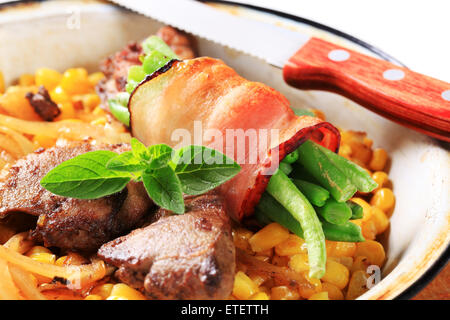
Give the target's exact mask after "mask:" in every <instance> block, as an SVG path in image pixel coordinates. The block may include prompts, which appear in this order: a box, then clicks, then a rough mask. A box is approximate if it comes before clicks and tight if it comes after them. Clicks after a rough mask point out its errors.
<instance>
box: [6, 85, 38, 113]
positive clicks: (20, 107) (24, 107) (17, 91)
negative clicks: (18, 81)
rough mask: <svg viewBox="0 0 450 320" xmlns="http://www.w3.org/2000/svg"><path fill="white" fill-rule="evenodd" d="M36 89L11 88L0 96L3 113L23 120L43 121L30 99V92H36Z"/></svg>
mask: <svg viewBox="0 0 450 320" xmlns="http://www.w3.org/2000/svg"><path fill="white" fill-rule="evenodd" d="M36 91H37V88H36V87H34V86H33V87H24V86H10V87H8V89H7V90H6V92H5V93H4V94H3V95H1V96H0V106H1V109H2V112H3V113H6V114H7V115H9V116H12V117H16V118H19V119H23V120H30V121H42V118H41V117H39V115H38V114H37V113H36V112H35V111H34V109H33V107H32V106H31V104H30V102H29V101H28V99H27V98H26V97H25V96H26V94H27V93H28V92H33V93H34V92H36Z"/></svg>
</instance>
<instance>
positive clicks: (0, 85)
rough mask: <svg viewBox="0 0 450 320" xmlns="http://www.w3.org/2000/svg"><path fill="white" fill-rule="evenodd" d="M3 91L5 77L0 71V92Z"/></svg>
mask: <svg viewBox="0 0 450 320" xmlns="http://www.w3.org/2000/svg"><path fill="white" fill-rule="evenodd" d="M4 92H5V79H4V78H3V72H1V71H0V94H2V93H4Z"/></svg>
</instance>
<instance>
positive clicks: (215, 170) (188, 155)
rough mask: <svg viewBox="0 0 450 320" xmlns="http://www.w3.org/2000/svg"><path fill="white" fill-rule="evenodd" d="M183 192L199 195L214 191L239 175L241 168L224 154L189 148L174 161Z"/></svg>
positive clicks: (200, 147)
mask: <svg viewBox="0 0 450 320" xmlns="http://www.w3.org/2000/svg"><path fill="white" fill-rule="evenodd" d="M172 161H174V162H175V163H176V167H175V173H176V174H177V176H178V178H179V179H180V181H181V185H182V187H183V192H184V193H186V194H190V195H198V194H202V193H205V192H207V191H209V190H212V189H214V188H216V187H218V186H219V185H221V184H222V183H224V182H225V181H228V180H230V179H231V178H233V177H234V176H235V175H236V174H238V173H239V171H240V170H241V167H240V166H239V165H238V164H237V163H236V162H234V161H233V160H232V159H231V158H229V157H227V156H226V155H224V154H223V153H221V152H219V151H217V150H214V149H210V148H207V147H204V146H187V147H184V148H182V149H180V150H179V152H178V154H177V155H176V157H174V159H173V160H172Z"/></svg>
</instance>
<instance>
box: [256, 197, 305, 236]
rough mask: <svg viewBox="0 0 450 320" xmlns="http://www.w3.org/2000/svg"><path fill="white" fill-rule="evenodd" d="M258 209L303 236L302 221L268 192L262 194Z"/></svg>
mask: <svg viewBox="0 0 450 320" xmlns="http://www.w3.org/2000/svg"><path fill="white" fill-rule="evenodd" d="M258 209H259V210H258V211H259V212H261V213H262V214H264V215H265V216H266V217H267V218H268V219H270V220H271V221H275V222H277V223H279V224H280V225H282V226H283V227H285V228H286V229H289V231H291V232H292V233H294V234H296V235H298V236H299V237H300V238H303V229H302V227H301V226H300V222H298V221H297V220H295V219H294V217H293V216H292V215H291V214H290V213H289V211H287V210H286V208H285V207H283V206H282V205H281V204H280V203H279V202H278V201H277V200H275V199H274V198H273V197H272V196H271V195H270V194H268V193H267V192H264V193H263V195H262V196H261V200H259V203H258Z"/></svg>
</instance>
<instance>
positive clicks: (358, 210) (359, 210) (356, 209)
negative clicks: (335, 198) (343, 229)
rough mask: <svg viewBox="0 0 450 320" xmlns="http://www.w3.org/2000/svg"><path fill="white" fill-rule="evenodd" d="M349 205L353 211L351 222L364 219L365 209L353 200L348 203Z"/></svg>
mask: <svg viewBox="0 0 450 320" xmlns="http://www.w3.org/2000/svg"><path fill="white" fill-rule="evenodd" d="M347 205H348V206H349V208H350V209H351V210H352V217H351V218H350V220H355V219H362V217H363V216H364V210H363V207H361V206H360V205H359V204H357V203H356V202H353V201H351V200H349V201H347Z"/></svg>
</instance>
